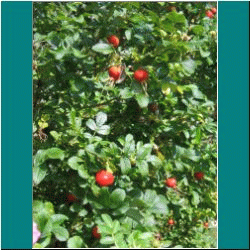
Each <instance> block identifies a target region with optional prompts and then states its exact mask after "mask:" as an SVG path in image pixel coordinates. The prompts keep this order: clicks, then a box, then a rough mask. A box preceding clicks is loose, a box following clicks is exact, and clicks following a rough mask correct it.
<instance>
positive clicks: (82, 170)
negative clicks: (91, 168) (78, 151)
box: [78, 165, 89, 179]
mask: <svg viewBox="0 0 250 250" xmlns="http://www.w3.org/2000/svg"><path fill="white" fill-rule="evenodd" d="M78 174H79V176H80V177H82V178H83V179H88V178H89V173H88V170H87V169H85V167H84V166H83V165H80V166H79V168H78Z"/></svg>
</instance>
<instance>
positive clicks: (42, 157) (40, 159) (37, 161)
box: [34, 149, 47, 167]
mask: <svg viewBox="0 0 250 250" xmlns="http://www.w3.org/2000/svg"><path fill="white" fill-rule="evenodd" d="M46 160H47V153H46V150H43V149H40V150H38V151H37V153H36V155H35V156H34V167H38V166H40V165H42V164H43V163H44V162H45V161H46Z"/></svg>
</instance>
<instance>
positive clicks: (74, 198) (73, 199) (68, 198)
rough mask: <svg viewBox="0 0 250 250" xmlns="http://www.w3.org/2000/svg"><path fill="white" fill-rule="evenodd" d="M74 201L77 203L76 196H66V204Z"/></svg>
mask: <svg viewBox="0 0 250 250" xmlns="http://www.w3.org/2000/svg"><path fill="white" fill-rule="evenodd" d="M74 201H77V198H76V196H75V195H74V194H68V195H67V202H68V203H71V202H74Z"/></svg>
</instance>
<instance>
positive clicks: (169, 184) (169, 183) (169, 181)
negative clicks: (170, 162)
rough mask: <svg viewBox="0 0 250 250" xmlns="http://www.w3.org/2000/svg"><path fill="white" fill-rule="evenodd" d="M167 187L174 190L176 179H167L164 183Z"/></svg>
mask: <svg viewBox="0 0 250 250" xmlns="http://www.w3.org/2000/svg"><path fill="white" fill-rule="evenodd" d="M165 184H166V186H167V187H170V188H176V179H175V178H168V179H166V181H165Z"/></svg>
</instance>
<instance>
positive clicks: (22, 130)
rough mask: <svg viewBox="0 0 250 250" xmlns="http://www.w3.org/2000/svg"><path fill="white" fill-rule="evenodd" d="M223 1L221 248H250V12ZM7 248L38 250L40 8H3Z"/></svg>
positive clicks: (21, 5)
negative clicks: (35, 60) (35, 174)
mask: <svg viewBox="0 0 250 250" xmlns="http://www.w3.org/2000/svg"><path fill="white" fill-rule="evenodd" d="M248 5H249V3H248V2H219V10H218V11H219V70H218V72H219V85H218V91H219V92H218V94H219V98H218V102H219V104H218V109H219V113H218V119H219V121H218V125H219V146H218V147H219V151H218V155H219V163H218V165H219V172H218V180H219V185H218V186H219V204H218V206H219V220H218V227H219V248H220V249H226V248H230V249H232V248H237V249H247V248H248V247H249V243H248V242H249V241H248V234H249V214H248V212H249V198H248V197H249V177H248V175H249V158H248V150H249V139H248V138H249V131H248V129H249V106H248V104H249V94H248V93H249V73H248V67H249V57H248V54H249V48H248V45H249V22H248V19H249V9H248ZM1 9H2V13H1V16H2V38H1V39H2V48H1V50H2V51H1V53H2V58H1V60H2V79H1V82H2V83H1V84H2V94H1V102H2V103H1V105H2V110H1V112H2V125H1V129H2V152H1V156H2V159H1V168H2V179H1V190H2V193H1V196H2V207H1V213H2V218H1V220H2V229H1V239H2V242H1V247H2V248H9V249H13V248H19V249H22V248H31V246H32V206H31V205H32V168H31V166H32V2H2V3H1Z"/></svg>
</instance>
